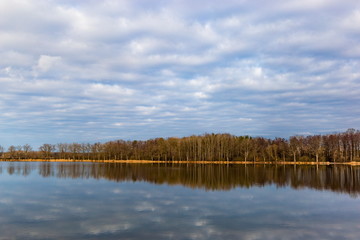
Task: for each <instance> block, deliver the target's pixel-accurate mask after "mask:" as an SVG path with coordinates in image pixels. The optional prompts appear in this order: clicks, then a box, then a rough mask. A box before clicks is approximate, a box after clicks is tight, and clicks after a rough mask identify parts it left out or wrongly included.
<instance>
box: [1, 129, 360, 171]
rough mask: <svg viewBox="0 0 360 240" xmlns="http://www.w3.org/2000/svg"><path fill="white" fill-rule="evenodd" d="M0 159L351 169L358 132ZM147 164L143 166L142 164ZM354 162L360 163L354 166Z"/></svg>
mask: <svg viewBox="0 0 360 240" xmlns="http://www.w3.org/2000/svg"><path fill="white" fill-rule="evenodd" d="M0 159H3V160H32V159H36V160H39V159H43V160H44V161H49V160H58V161H116V162H118V161H120V160H121V161H122V162H130V161H131V162H134V160H141V161H142V162H147V161H151V162H157V161H158V162H164V161H166V162H167V161H171V162H195V163H230V162H231V163H262V164H264V163H265V164H266V163H278V164H289V163H291V164H294V163H296V164H320V163H323V164H327V163H348V164H357V162H358V161H359V160H360V131H358V130H355V129H349V130H347V131H346V132H343V133H336V134H328V135H313V136H306V137H305V136H292V137H290V138H289V139H284V138H275V139H266V138H263V137H256V138H252V137H249V136H234V135H230V134H204V135H201V136H190V137H183V138H174V137H172V138H167V139H164V138H156V139H150V140H147V141H124V140H117V141H111V142H107V143H94V144H90V143H70V144H69V143H59V144H56V145H52V144H43V145H42V146H41V147H40V148H39V150H38V151H33V150H32V147H31V146H30V145H28V144H26V145H24V146H10V147H9V148H8V151H4V149H3V148H2V147H0ZM143 160H147V161H143ZM359 162H360V161H359Z"/></svg>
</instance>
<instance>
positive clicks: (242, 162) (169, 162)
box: [0, 159, 360, 166]
mask: <svg viewBox="0 0 360 240" xmlns="http://www.w3.org/2000/svg"><path fill="white" fill-rule="evenodd" d="M0 161H1V162H99V163H146V164H149V163H151V164H160V163H163V164H255V165H257V164H259V165H263V164H267V165H268V164H273V165H351V166H360V162H290V161H276V162H270V161H269V162H260V161H256V162H254V161H159V160H90V159H80V160H79V159H0Z"/></svg>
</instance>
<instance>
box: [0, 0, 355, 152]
mask: <svg viewBox="0 0 360 240" xmlns="http://www.w3.org/2000/svg"><path fill="white" fill-rule="evenodd" d="M0 4H1V7H0V9H1V10H0V12H1V14H0V22H1V29H2V30H1V31H0V46H1V47H0V112H1V119H0V122H1V123H2V124H3V126H2V127H0V128H2V130H3V131H5V130H6V131H5V132H6V133H5V134H4V135H2V136H0V140H1V141H2V142H3V143H2V144H3V145H4V144H5V145H9V144H18V143H15V142H12V140H11V141H10V140H7V139H10V135H11V132H12V131H15V130H14V129H20V130H21V129H23V130H24V131H23V134H25V135H28V136H30V135H32V134H35V133H40V134H38V136H37V137H36V138H37V139H35V140H34V141H35V142H34V144H39V143H41V142H40V141H55V140H54V139H52V138H53V137H54V136H55V139H57V140H61V141H65V142H67V141H77V139H76V136H79V135H81V136H84V137H83V138H81V137H80V139H79V140H83V141H86V140H88V141H93V140H94V139H93V138H94V137H95V136H97V139H98V138H101V139H108V140H110V138H107V136H114V134H113V133H114V131H115V132H116V131H120V130H121V133H120V132H119V134H115V135H116V136H120V137H124V138H149V137H159V136H172V135H178V136H183V135H186V134H188V133H190V134H192V133H202V132H205V131H210V132H212V131H223V130H224V131H227V132H231V133H235V134H253V135H262V134H266V133H265V132H271V134H270V135H271V136H277V135H283V136H288V135H289V134H294V133H298V132H299V131H300V130H299V129H298V126H299V125H303V124H305V126H304V128H308V131H310V132H318V131H321V125H319V124H318V123H317V121H315V119H318V118H321V115H323V116H327V120H326V123H323V124H322V126H323V127H325V128H326V129H331V130H333V129H335V130H336V129H337V128H338V129H339V130H340V129H343V128H345V129H346V128H348V127H355V128H359V127H360V126H359V125H358V121H357V120H358V119H359V117H360V115H359V112H358V111H356V110H354V109H355V108H356V107H355V106H357V105H358V104H359V101H360V99H359V97H358V96H359V91H358V89H359V78H360V73H359V70H358V69H359V56H360V55H359V54H360V49H359V48H358V47H357V46H358V45H359V44H358V43H359V39H360V37H359V31H358V28H356V26H358V25H359V24H357V23H358V22H359V19H360V18H359V16H360V15H359V12H360V4H359V3H358V1H346V2H339V1H335V0H332V1H321V0H319V1H292V2H288V1H280V0H279V1H272V2H271V4H269V3H268V2H267V1H257V2H254V1H226V2H224V3H221V4H219V3H215V2H214V3H209V2H208V1H197V2H196V3H194V2H191V3H190V2H188V1H159V2H157V3H152V4H151V6H150V5H149V4H147V3H144V1H121V2H120V1H104V2H98V1H90V2H87V3H86V4H85V3H83V2H76V3H74V2H73V1H61V2H58V1H53V2H48V1H31V0H28V1H16V2H15V3H13V2H12V1H2V2H1V3H0ZM239 119H251V121H241V120H240V121H238V120H239ZM289 119H291V121H290V122H289ZM309 120H311V121H309ZM70 123H71V124H70ZM84 123H91V124H84ZM219 124H221V126H219ZM285 125H286V126H288V127H287V128H286V129H284V128H283V127H282V126H285ZM350 125H351V126H350ZM143 126H152V129H151V131H150V130H149V131H148V132H147V131H145V133H144V129H143ZM191 126H194V127H191ZM12 129H13V130H12ZM75 129H78V131H79V132H77V130H75ZM47 130H48V133H46V132H47ZM165 130H166V131H165ZM74 131H75V132H74ZM96 131H97V133H96ZM301 131H302V130H301ZM69 132H74V134H70V135H68V134H69ZM146 132H147V133H146ZM76 133H79V134H76ZM84 133H87V134H84ZM85 136H86V137H88V138H91V139H85ZM14 139H15V138H14ZM18 141H21V140H20V139H18ZM19 143H20V142H19Z"/></svg>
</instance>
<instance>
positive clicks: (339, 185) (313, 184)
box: [7, 162, 360, 196]
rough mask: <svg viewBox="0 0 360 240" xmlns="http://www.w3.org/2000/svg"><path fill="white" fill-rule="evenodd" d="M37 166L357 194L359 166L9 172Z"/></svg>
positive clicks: (92, 170)
mask: <svg viewBox="0 0 360 240" xmlns="http://www.w3.org/2000/svg"><path fill="white" fill-rule="evenodd" d="M36 168H37V170H38V173H39V175H41V176H43V177H58V178H94V179H107V180H110V181H116V182H121V181H146V182H151V183H155V184H170V185H175V184H180V185H184V186H187V187H191V188H202V189H206V190H229V189H232V188H235V187H242V188H249V187H252V186H264V185H269V184H275V185H276V186H278V187H284V186H291V187H292V188H304V187H308V188H314V189H319V190H331V191H335V192H342V193H348V194H350V195H354V196H355V195H358V194H360V167H353V166H341V165H331V166H314V165H299V166H296V165H280V164H279V165H275V164H274V165H266V164H264V165H260V164H257V165H214V164H165V163H164V164H120V163H52V162H44V163H20V162H17V163H16V162H14V163H9V165H8V166H7V172H8V173H9V174H19V175H20V174H22V175H25V176H26V175H28V174H30V173H31V171H33V170H35V169H36Z"/></svg>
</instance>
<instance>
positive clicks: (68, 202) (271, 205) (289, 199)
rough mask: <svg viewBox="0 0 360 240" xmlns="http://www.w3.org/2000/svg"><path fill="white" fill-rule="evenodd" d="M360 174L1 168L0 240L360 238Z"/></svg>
mask: <svg viewBox="0 0 360 240" xmlns="http://www.w3.org/2000/svg"><path fill="white" fill-rule="evenodd" d="M359 193H360V168H358V167H345V166H342V167H340V166H338V167H335V166H319V167H316V166H301V167H300V166H296V167H295V166H263V165H257V166H243V165H236V166H231V165H220V166H219V165H186V164H184V165H164V164H162V165H159V164H154V165H151V164H146V165H145V164H111V163H36V162H31V163H30V162H28V163H26V162H0V239H6V240H8V239H336V240H338V239H359V238H360V198H358V196H359Z"/></svg>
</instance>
